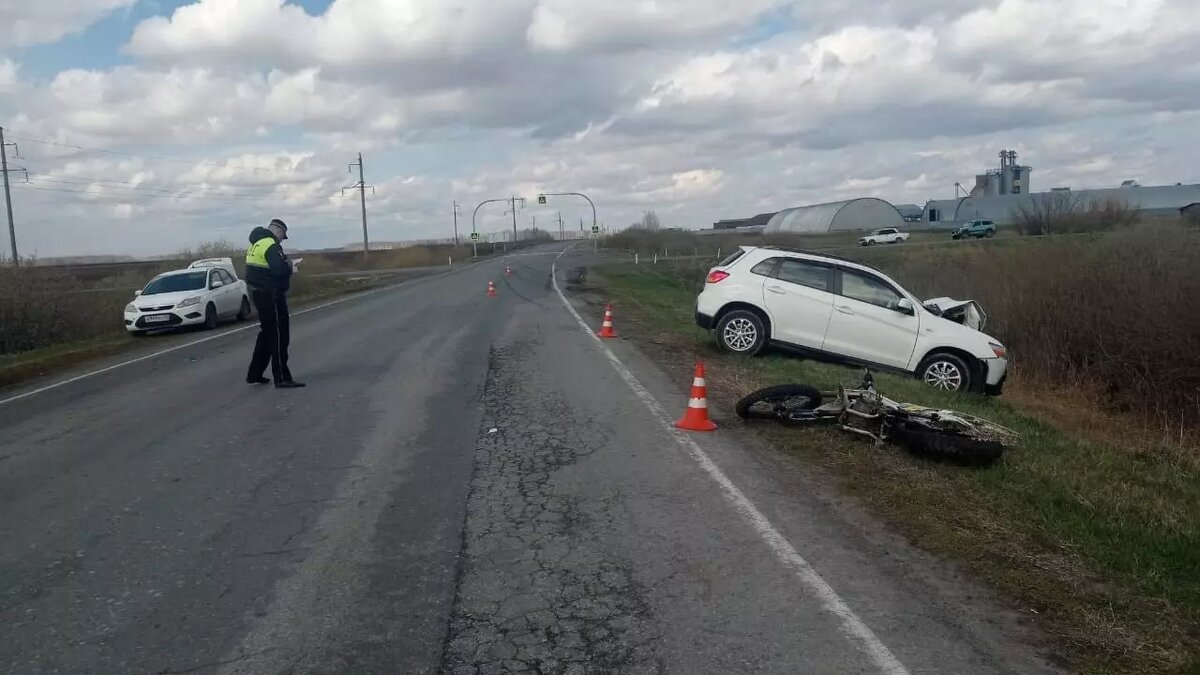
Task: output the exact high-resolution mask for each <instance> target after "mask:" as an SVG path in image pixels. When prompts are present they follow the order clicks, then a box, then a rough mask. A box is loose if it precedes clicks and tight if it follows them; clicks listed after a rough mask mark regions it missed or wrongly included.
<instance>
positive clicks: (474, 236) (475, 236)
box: [471, 232, 479, 241]
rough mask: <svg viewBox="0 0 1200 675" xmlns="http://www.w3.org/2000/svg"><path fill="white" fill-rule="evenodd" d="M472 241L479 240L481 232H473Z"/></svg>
mask: <svg viewBox="0 0 1200 675" xmlns="http://www.w3.org/2000/svg"><path fill="white" fill-rule="evenodd" d="M471 241H479V233H478V232H472V233H471Z"/></svg>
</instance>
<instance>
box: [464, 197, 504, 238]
mask: <svg viewBox="0 0 1200 675" xmlns="http://www.w3.org/2000/svg"><path fill="white" fill-rule="evenodd" d="M506 201H508V199H507V198H506V199H485V200H483V201H481V202H479V206H476V207H475V211H474V212H473V213H472V214H471V232H475V216H477V215H479V209H480V208H482V207H483V205H484V204H492V203H494V202H506Z"/></svg>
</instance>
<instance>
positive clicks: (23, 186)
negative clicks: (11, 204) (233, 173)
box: [13, 177, 279, 202]
mask: <svg viewBox="0 0 1200 675" xmlns="http://www.w3.org/2000/svg"><path fill="white" fill-rule="evenodd" d="M39 182H48V183H57V184H64V185H78V186H79V187H81V188H85V189H81V190H71V189H67V188H50V187H37V186H36V184H37V183H39ZM13 187H14V189H18V190H37V191H39V192H65V193H71V194H86V195H100V196H109V197H116V198H119V199H126V200H131V201H136V200H138V199H177V200H193V201H210V202H215V201H219V200H229V201H249V202H267V201H272V202H274V201H279V198H277V197H269V196H263V197H248V196H240V195H226V196H220V195H196V194H189V193H186V192H185V193H175V192H172V191H170V190H158V191H154V192H147V191H145V190H141V191H139V190H134V191H133V192H128V193H113V192H111V190H131V189H132V188H128V187H125V188H122V187H118V186H103V185H90V184H85V183H68V182H65V181H45V180H44V179H38V178H36V177H34V178H32V179H31V182H30V183H17V184H15V185H14V186H13ZM89 187H96V188H101V189H99V190H89V189H86V188H89Z"/></svg>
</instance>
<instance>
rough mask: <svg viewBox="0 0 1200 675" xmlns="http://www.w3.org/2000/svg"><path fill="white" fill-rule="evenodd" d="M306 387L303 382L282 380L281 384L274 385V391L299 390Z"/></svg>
mask: <svg viewBox="0 0 1200 675" xmlns="http://www.w3.org/2000/svg"><path fill="white" fill-rule="evenodd" d="M306 386H308V385H306V384H304V383H303V382H297V381H295V380H284V381H283V382H276V383H275V388H276V389H299V388H301V387H306Z"/></svg>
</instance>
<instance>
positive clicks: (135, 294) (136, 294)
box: [133, 291, 142, 298]
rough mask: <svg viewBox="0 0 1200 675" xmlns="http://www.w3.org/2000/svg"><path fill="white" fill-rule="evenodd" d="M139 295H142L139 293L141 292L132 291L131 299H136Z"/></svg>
mask: <svg viewBox="0 0 1200 675" xmlns="http://www.w3.org/2000/svg"><path fill="white" fill-rule="evenodd" d="M141 294H142V292H141V291H134V292H133V297H135V298H136V297H137V296H139V295H141Z"/></svg>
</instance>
